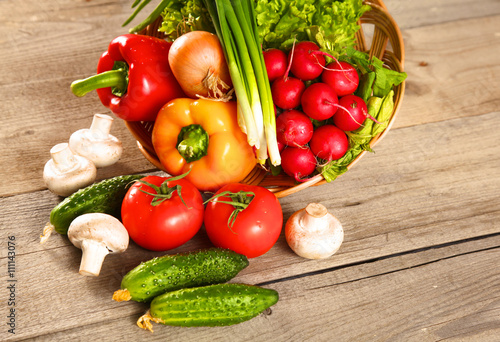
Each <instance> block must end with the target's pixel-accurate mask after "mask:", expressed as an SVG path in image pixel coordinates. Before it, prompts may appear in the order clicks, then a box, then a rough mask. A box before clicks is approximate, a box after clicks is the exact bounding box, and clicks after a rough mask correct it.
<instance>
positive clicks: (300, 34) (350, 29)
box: [255, 0, 370, 57]
mask: <svg viewBox="0 0 500 342" xmlns="http://www.w3.org/2000/svg"><path fill="white" fill-rule="evenodd" d="M369 9H370V6H368V5H364V4H363V2H362V0H344V1H332V0H295V1H285V0H256V8H255V12H256V15H257V25H258V29H259V35H260V38H261V41H262V42H263V47H264V48H279V49H283V50H287V49H290V48H291V46H292V44H293V42H294V40H296V41H304V40H309V41H314V42H316V43H317V44H318V46H319V47H320V48H321V49H322V50H323V51H326V52H328V53H330V54H331V55H333V56H334V57H338V56H340V55H341V54H343V52H344V51H345V49H346V48H347V47H351V46H354V44H355V34H356V32H357V31H358V30H359V24H358V20H359V18H360V17H361V16H362V15H363V13H365V12H366V11H368V10H369Z"/></svg>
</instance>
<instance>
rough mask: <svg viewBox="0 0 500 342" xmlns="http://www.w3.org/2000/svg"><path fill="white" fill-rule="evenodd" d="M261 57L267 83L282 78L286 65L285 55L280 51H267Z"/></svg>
mask: <svg viewBox="0 0 500 342" xmlns="http://www.w3.org/2000/svg"><path fill="white" fill-rule="evenodd" d="M263 55H264V64H265V65H266V70H267V76H268V78H269V82H272V81H274V80H276V79H278V78H279V77H283V76H284V75H285V72H286V69H287V65H288V63H287V55H286V53H285V52H284V51H281V50H280V49H268V50H265V51H263Z"/></svg>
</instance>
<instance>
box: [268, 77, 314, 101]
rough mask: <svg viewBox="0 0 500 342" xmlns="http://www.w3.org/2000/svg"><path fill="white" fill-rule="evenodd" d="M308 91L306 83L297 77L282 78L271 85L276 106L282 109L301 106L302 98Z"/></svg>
mask: <svg viewBox="0 0 500 342" xmlns="http://www.w3.org/2000/svg"><path fill="white" fill-rule="evenodd" d="M305 89H306V85H305V84H304V82H302V81H301V80H299V79H298V78H295V77H288V76H285V77H281V78H278V79H277V80H275V81H274V82H273V83H272V84H271V94H272V97H273V102H274V104H275V105H276V106H277V107H279V108H281V109H293V108H295V107H298V106H300V98H301V96H302V93H303V92H304V90H305Z"/></svg>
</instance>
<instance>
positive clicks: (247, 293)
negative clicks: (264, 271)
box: [137, 283, 279, 332]
mask: <svg viewBox="0 0 500 342" xmlns="http://www.w3.org/2000/svg"><path fill="white" fill-rule="evenodd" d="M278 299H279V296H278V292H277V291H275V290H272V289H266V288H263V287H259V286H255V285H246V284H230V283H228V284H216V285H209V286H203V287H194V288H189V289H181V290H177V291H173V292H167V293H164V294H162V295H160V296H158V297H156V298H155V299H153V301H152V302H151V305H150V308H149V311H148V312H147V313H146V314H145V315H143V316H141V317H140V318H139V320H138V321H137V325H138V326H139V327H141V328H143V329H147V330H150V331H151V332H152V331H153V329H152V324H151V321H153V322H155V323H161V324H165V325H172V326H182V327H199V326H207V327H214V326H226V325H233V324H238V323H241V322H244V321H248V320H249V319H252V318H253V317H255V316H257V315H258V314H260V313H261V312H262V311H264V310H266V309H267V308H269V307H270V306H272V305H274V304H276V303H277V302H278Z"/></svg>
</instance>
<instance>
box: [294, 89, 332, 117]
mask: <svg viewBox="0 0 500 342" xmlns="http://www.w3.org/2000/svg"><path fill="white" fill-rule="evenodd" d="M338 103H339V100H338V97H337V94H335V91H334V90H333V89H332V88H331V87H330V86H329V85H328V84H326V83H322V82H318V83H313V84H311V85H310V86H309V87H307V88H306V90H305V91H304V93H303V94H302V98H301V104H302V111H303V112H304V113H306V114H307V115H308V116H309V117H310V118H313V119H315V120H320V121H322V120H326V119H328V118H331V117H332V116H333V115H334V114H335V113H336V112H337V109H338Z"/></svg>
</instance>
